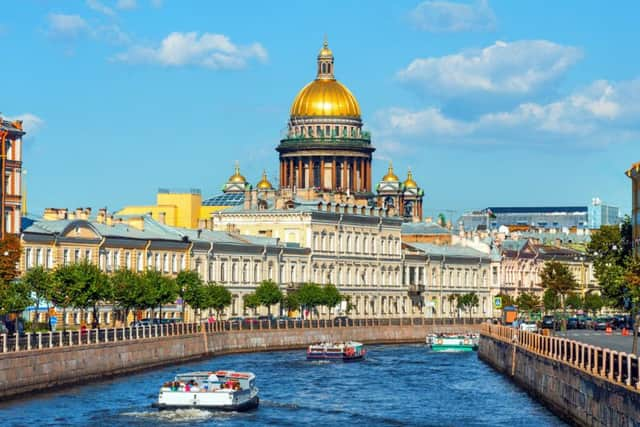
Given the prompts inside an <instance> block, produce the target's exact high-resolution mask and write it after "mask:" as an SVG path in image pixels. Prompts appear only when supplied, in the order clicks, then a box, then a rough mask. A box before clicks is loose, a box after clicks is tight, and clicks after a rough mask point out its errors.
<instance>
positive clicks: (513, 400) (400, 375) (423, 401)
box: [0, 345, 565, 427]
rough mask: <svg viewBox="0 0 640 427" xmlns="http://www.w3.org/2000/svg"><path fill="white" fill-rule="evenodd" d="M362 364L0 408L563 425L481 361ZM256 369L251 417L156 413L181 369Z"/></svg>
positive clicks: (260, 369)
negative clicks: (232, 373) (218, 373)
mask: <svg viewBox="0 0 640 427" xmlns="http://www.w3.org/2000/svg"><path fill="white" fill-rule="evenodd" d="M368 350H369V352H368V355H367V356H368V359H367V360H366V361H363V362H356V363H346V364H345V363H327V362H308V361H306V360H305V351H304V350H298V351H285V352H269V353H253V354H240V355H229V356H221V357H216V358H212V359H209V360H206V361H199V362H195V363H190V364H185V365H179V366H173V367H168V368H163V369H158V370H155V371H152V372H151V371H149V372H143V373H140V374H134V375H129V376H127V377H120V378H117V379H114V380H111V381H103V382H98V383H95V384H88V385H84V386H77V387H73V388H67V389H64V390H60V391H57V392H53V393H47V394H40V395H37V396H35V397H33V398H30V399H26V400H20V401H11V402H8V403H2V404H0V423H1V424H2V425H3V426H29V427H32V426H68V425H77V426H99V427H103V426H162V425H167V426H183V425H184V426H187V425H188V426H200V425H202V426H206V425H228V426H256V425H277V426H301V425H309V424H315V425H326V426H333V425H342V426H344V425H348V426H351V425H354V426H510V427H512V426H531V425H535V426H561V425H565V424H564V423H563V422H562V421H561V420H559V419H558V418H556V417H555V416H554V415H553V414H551V413H550V412H549V411H547V410H546V409H545V408H544V407H543V406H542V405H540V404H539V403H537V402H536V401H534V400H533V399H531V397H529V396H528V395H527V394H526V393H525V392H523V391H521V390H520V389H518V388H517V387H516V386H515V385H513V384H511V383H510V382H509V381H508V380H507V379H506V378H504V377H503V376H502V375H500V374H498V373H496V372H495V371H493V370H492V369H491V368H490V367H489V366H487V365H485V364H484V363H482V362H480V361H479V360H478V358H477V355H476V353H434V352H430V351H428V350H427V349H426V347H425V346H424V345H402V346H369V347H368ZM218 369H235V370H249V371H252V372H254V373H255V374H256V375H257V384H258V386H259V388H260V399H261V401H260V408H259V409H258V410H256V411H254V412H249V413H210V412H206V411H200V410H180V411H163V412H158V411H156V410H153V409H152V408H150V405H151V403H152V402H153V401H154V399H155V398H156V397H157V392H158V389H159V387H160V385H161V384H162V383H163V382H165V381H167V380H169V379H172V378H173V375H174V374H176V373H178V372H186V371H192V370H218Z"/></svg>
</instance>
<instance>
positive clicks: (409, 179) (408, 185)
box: [403, 169, 418, 188]
mask: <svg viewBox="0 0 640 427" xmlns="http://www.w3.org/2000/svg"><path fill="white" fill-rule="evenodd" d="M403 184H404V188H418V183H417V182H415V181H414V180H413V174H412V173H411V169H409V173H408V174H407V179H406V180H405V181H404V183H403Z"/></svg>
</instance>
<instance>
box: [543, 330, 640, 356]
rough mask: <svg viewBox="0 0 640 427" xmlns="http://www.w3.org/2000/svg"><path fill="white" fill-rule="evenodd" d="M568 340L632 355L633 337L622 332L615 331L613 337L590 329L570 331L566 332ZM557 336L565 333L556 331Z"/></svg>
mask: <svg viewBox="0 0 640 427" xmlns="http://www.w3.org/2000/svg"><path fill="white" fill-rule="evenodd" d="M566 335H567V337H568V338H570V339H573V340H576V341H581V342H586V343H588V344H592V345H596V346H598V347H603V348H610V349H612V350H617V351H624V352H627V353H631V346H632V342H633V336H631V335H628V336H622V333H621V332H620V331H613V332H612V333H611V335H608V334H606V333H605V332H604V331H593V330H589V329H578V330H569V331H567V332H566ZM555 336H557V337H562V336H564V333H563V332H559V331H556V333H555Z"/></svg>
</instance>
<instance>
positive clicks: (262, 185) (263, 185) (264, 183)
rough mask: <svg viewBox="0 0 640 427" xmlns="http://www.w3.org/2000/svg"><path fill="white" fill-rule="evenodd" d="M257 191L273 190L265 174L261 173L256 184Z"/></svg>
mask: <svg viewBox="0 0 640 427" xmlns="http://www.w3.org/2000/svg"><path fill="white" fill-rule="evenodd" d="M256 188H257V189H258V190H273V186H272V185H271V183H270V182H269V180H268V179H267V172H265V171H262V179H261V180H260V182H258V183H257V184H256Z"/></svg>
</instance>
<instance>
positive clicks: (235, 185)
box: [222, 162, 249, 193]
mask: <svg viewBox="0 0 640 427" xmlns="http://www.w3.org/2000/svg"><path fill="white" fill-rule="evenodd" d="M247 185H249V183H248V182H247V180H246V178H245V177H244V176H243V175H242V174H241V173H240V164H238V162H236V167H235V171H234V173H233V175H231V176H230V177H229V180H228V181H227V183H226V184H225V185H224V187H223V188H222V191H223V192H225V193H239V192H243V191H244V190H245V188H246V186H247Z"/></svg>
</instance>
